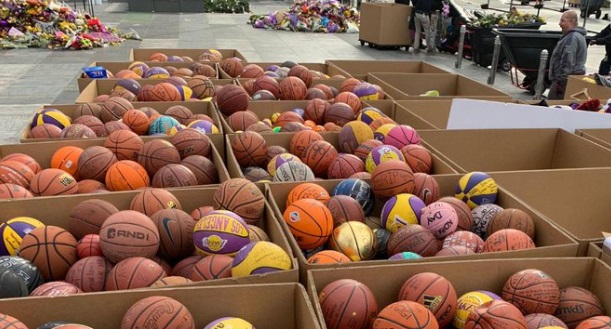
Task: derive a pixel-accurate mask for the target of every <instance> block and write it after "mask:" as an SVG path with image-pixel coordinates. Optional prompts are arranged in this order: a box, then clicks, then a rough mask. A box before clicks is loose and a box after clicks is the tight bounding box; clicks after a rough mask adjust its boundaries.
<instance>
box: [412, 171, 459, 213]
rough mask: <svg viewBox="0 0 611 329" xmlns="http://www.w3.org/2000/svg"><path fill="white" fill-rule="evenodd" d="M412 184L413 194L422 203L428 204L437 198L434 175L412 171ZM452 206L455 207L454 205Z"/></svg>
mask: <svg viewBox="0 0 611 329" xmlns="http://www.w3.org/2000/svg"><path fill="white" fill-rule="evenodd" d="M414 184H415V186H414V192H413V194H414V195H416V196H417V197H419V198H420V200H422V201H424V204H426V205H429V204H431V203H433V202H435V201H437V200H439V194H440V189H439V183H437V180H436V179H435V177H434V176H431V175H429V174H425V173H421V172H417V173H414ZM456 200H458V199H456ZM459 201H460V200H459ZM452 207H453V208H455V207H454V206H452ZM455 210H456V209H455Z"/></svg>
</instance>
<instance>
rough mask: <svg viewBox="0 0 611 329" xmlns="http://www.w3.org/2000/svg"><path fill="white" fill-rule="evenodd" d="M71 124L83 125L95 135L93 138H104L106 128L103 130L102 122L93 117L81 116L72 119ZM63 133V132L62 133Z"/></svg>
mask: <svg viewBox="0 0 611 329" xmlns="http://www.w3.org/2000/svg"><path fill="white" fill-rule="evenodd" d="M73 123H78V124H83V125H85V126H87V127H89V128H91V130H92V131H93V132H94V133H95V137H104V136H106V128H104V122H102V120H100V119H99V118H97V117H94V116H93V115H83V116H80V117H78V118H76V119H74V121H73ZM62 133H64V132H62Z"/></svg>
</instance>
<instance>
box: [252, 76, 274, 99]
mask: <svg viewBox="0 0 611 329" xmlns="http://www.w3.org/2000/svg"><path fill="white" fill-rule="evenodd" d="M252 87H253V88H252V90H253V93H254V92H257V91H259V90H266V91H269V92H270V93H272V95H274V98H275V99H279V98H280V84H279V83H278V81H277V80H276V79H274V78H272V77H269V76H266V75H264V76H261V77H258V78H256V79H255V82H254V84H253V86H252Z"/></svg>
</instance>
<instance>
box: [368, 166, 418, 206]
mask: <svg viewBox="0 0 611 329" xmlns="http://www.w3.org/2000/svg"><path fill="white" fill-rule="evenodd" d="M415 186H416V183H415V181H414V174H413V172H412V170H411V168H410V167H409V166H408V165H407V163H405V162H403V161H400V160H390V161H385V162H382V163H380V164H379V165H377V166H376V167H375V169H374V170H373V172H372V173H371V188H372V190H373V193H374V194H375V195H376V196H377V197H378V198H380V199H382V200H385V199H388V198H391V197H393V196H395V195H397V194H400V193H414V188H415Z"/></svg>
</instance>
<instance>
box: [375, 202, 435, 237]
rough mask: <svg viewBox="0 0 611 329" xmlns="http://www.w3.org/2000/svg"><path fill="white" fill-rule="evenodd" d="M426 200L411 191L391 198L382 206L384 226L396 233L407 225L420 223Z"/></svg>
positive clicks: (381, 216) (381, 215)
mask: <svg viewBox="0 0 611 329" xmlns="http://www.w3.org/2000/svg"><path fill="white" fill-rule="evenodd" d="M424 207H426V204H425V203H424V201H422V200H420V198H418V197H417V196H415V195H413V194H409V193H401V194H397V195H395V196H393V197H392V198H390V199H389V200H388V201H386V203H384V206H383V207H382V212H381V214H380V220H381V224H382V228H385V229H387V230H388V231H390V232H391V233H395V232H396V231H398V230H399V229H400V228H401V227H403V226H406V225H412V224H418V221H419V219H420V216H421V215H422V209H424Z"/></svg>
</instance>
